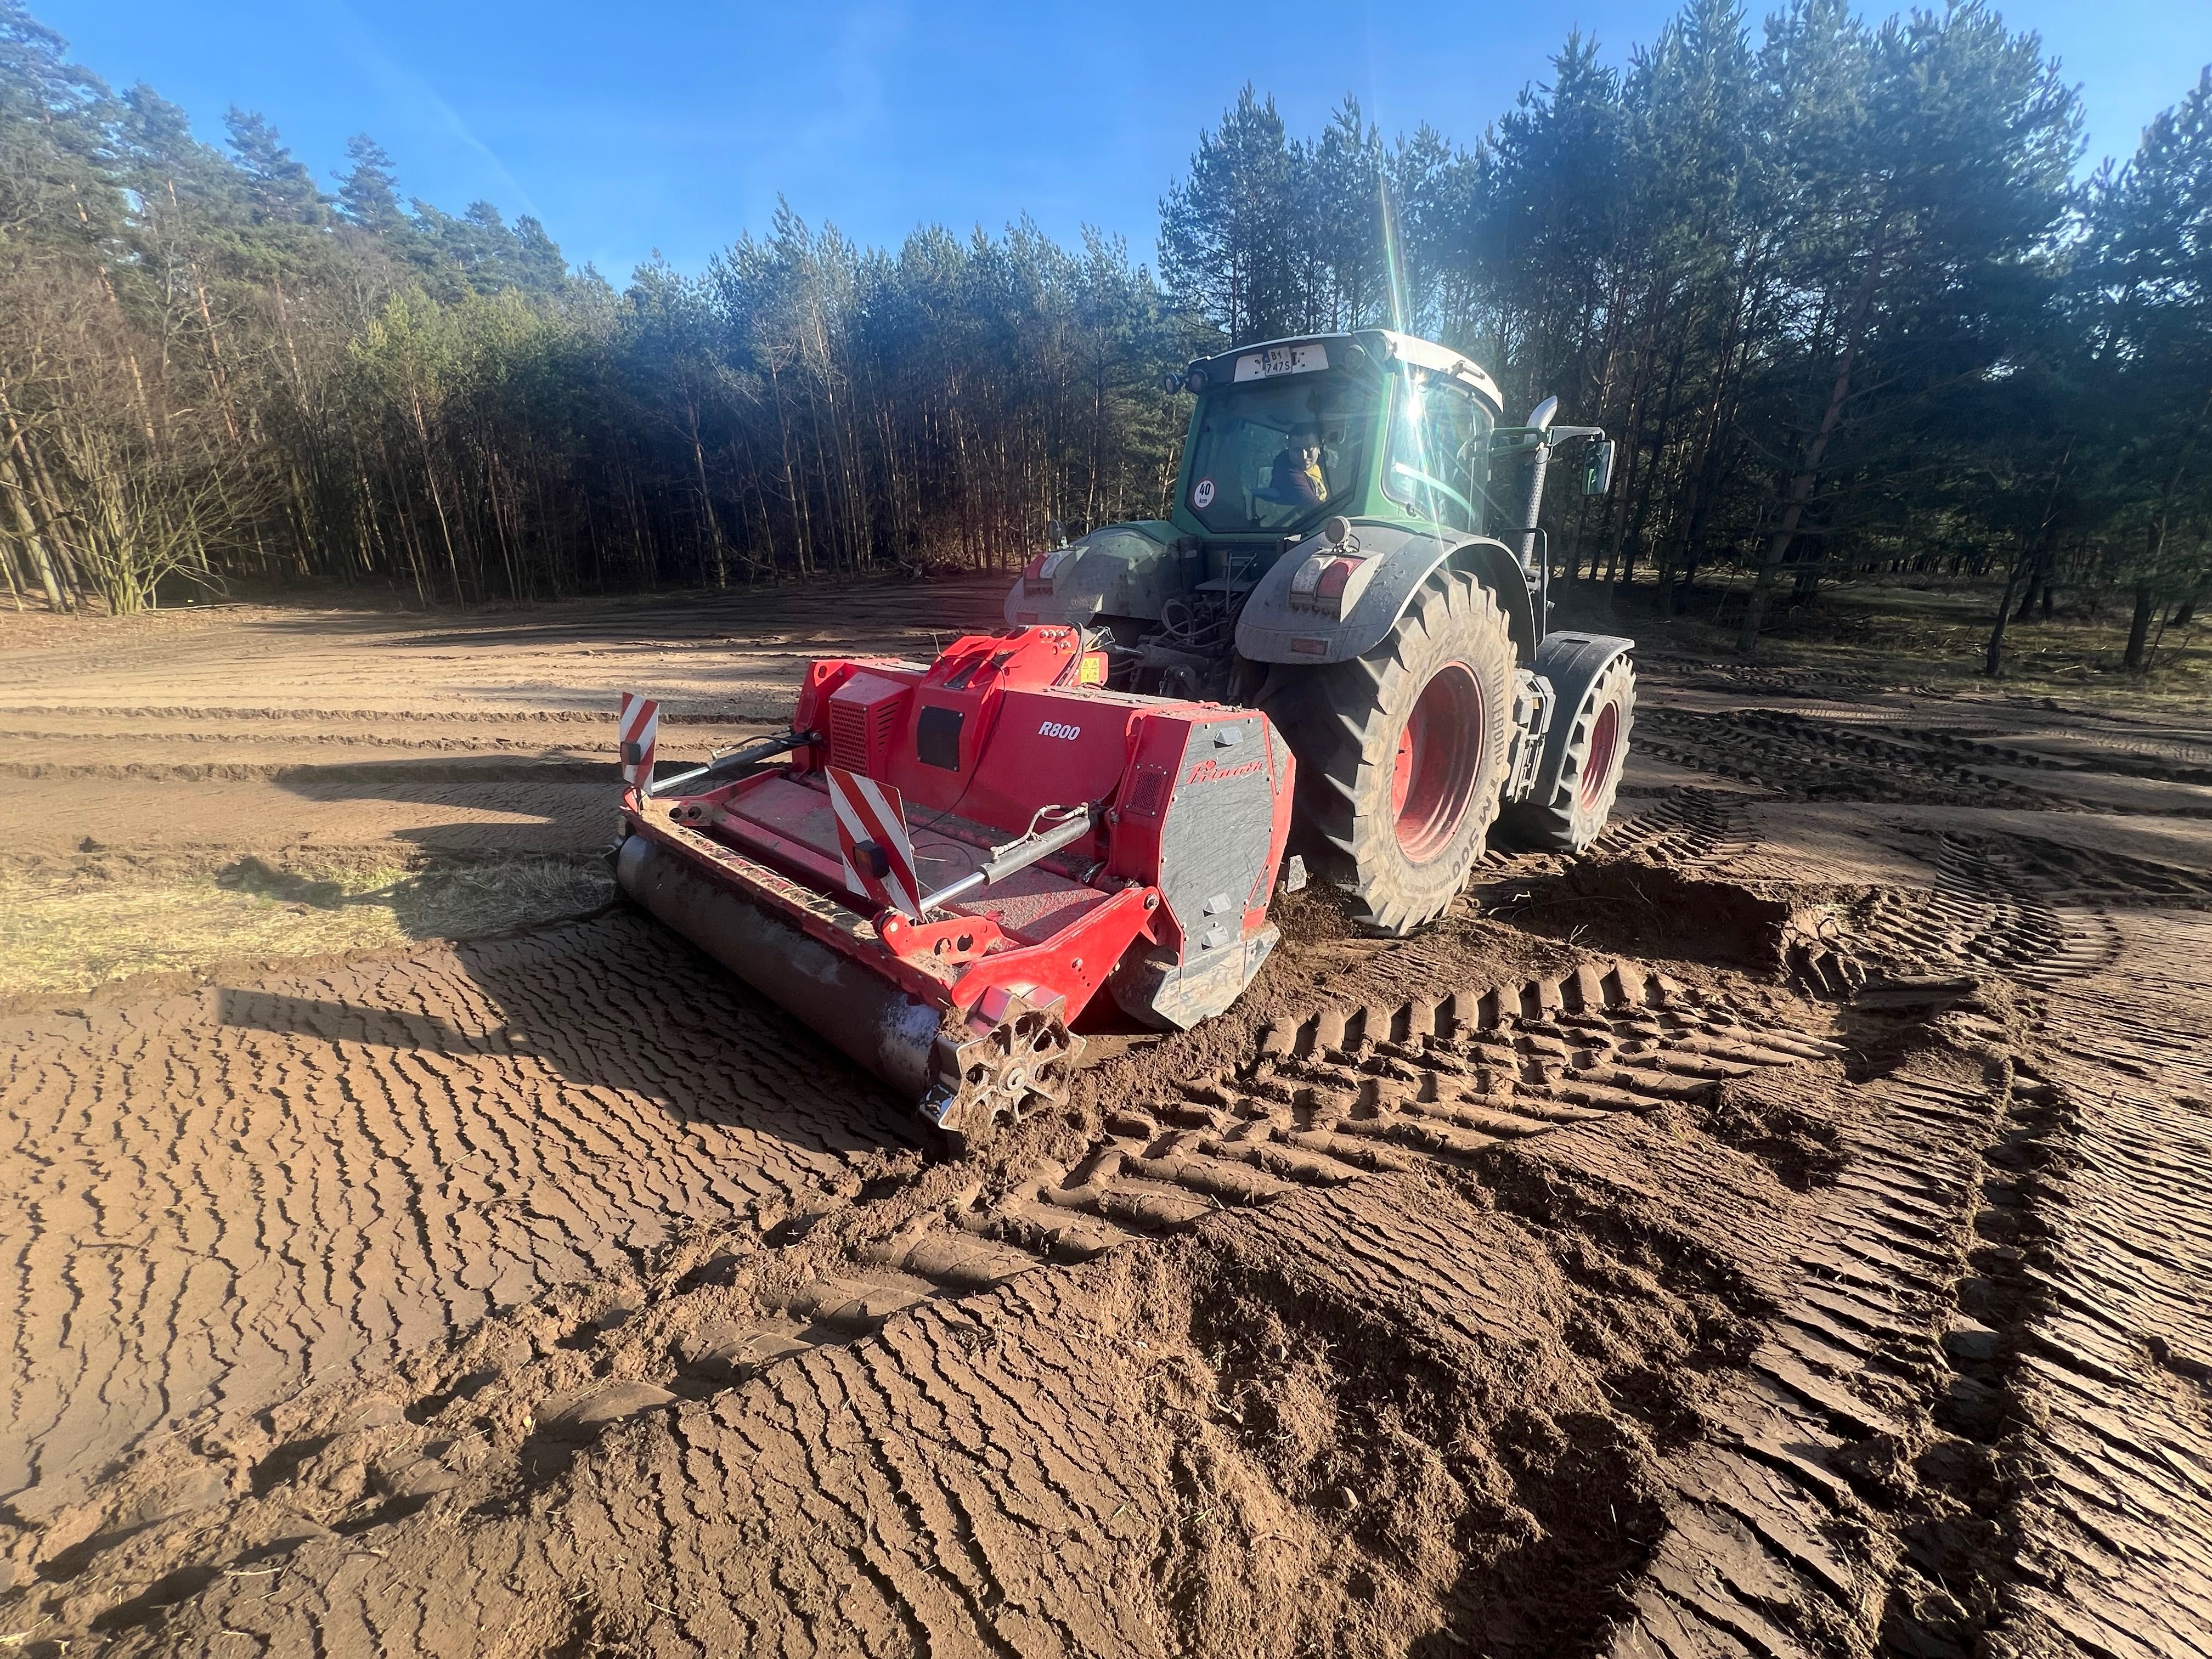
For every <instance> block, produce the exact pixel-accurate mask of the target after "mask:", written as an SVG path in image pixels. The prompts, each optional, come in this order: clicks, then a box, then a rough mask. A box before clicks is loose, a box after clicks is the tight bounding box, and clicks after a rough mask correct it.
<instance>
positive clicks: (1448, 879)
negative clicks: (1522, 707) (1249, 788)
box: [1260, 571, 1514, 937]
mask: <svg viewBox="0 0 2212 1659" xmlns="http://www.w3.org/2000/svg"><path fill="white" fill-rule="evenodd" d="M1513 662H1514V659H1513V640H1512V635H1511V634H1510V631H1509V630H1508V629H1507V626H1506V621H1505V613H1504V611H1502V610H1501V609H1499V607H1498V599H1497V596H1496V595H1495V594H1493V593H1492V592H1490V590H1489V589H1488V588H1486V587H1484V586H1481V585H1480V583H1478V582H1476V581H1474V580H1473V579H1472V578H1470V577H1468V576H1465V575H1462V574H1458V573H1456V572H1449V571H1447V572H1442V573H1439V574H1437V576H1435V577H1434V578H1432V579H1431V580H1430V581H1429V583H1428V584H1427V585H1426V586H1424V587H1423V588H1422V589H1421V591H1420V592H1419V593H1418V594H1416V595H1415V596H1414V599H1413V603H1412V604H1411V605H1407V608H1406V614H1405V615H1404V616H1402V617H1400V618H1399V619H1398V624H1397V626H1396V627H1395V629H1392V630H1391V633H1390V636H1389V638H1388V639H1386V640H1385V641H1383V643H1382V644H1381V645H1379V646H1377V647H1375V649H1374V650H1372V651H1370V652H1369V653H1367V654H1366V655H1365V656H1364V657H1358V658H1355V659H1352V661H1350V662H1343V663H1335V664H1332V665H1330V666H1328V667H1327V668H1292V667H1289V666H1287V665H1278V666H1277V667H1276V668H1275V669H1274V671H1273V672H1272V673H1271V674H1270V676H1269V678H1268V681H1267V685H1266V687H1265V688H1264V689H1263V690H1262V691H1261V696H1260V707H1261V708H1262V709H1263V710H1265V711H1266V713H1267V717H1268V718H1269V719H1270V720H1273V721H1274V723H1275V725H1276V726H1277V727H1278V728H1279V729H1280V730H1281V732H1282V733H1283V736H1284V738H1285V739H1286V740H1287V741H1288V742H1289V744H1290V745H1291V752H1292V753H1294V754H1295V755H1296V756H1297V762H1298V807H1299V817H1300V820H1301V823H1302V827H1303V828H1304V830H1305V831H1306V832H1307V834H1306V836H1305V839H1306V840H1307V841H1308V842H1310V843H1311V844H1314V846H1315V850H1316V852H1317V853H1318V854H1320V855H1321V856H1322V859H1323V860H1324V863H1325V865H1326V866H1327V868H1328V873H1329V874H1330V875H1331V876H1332V877H1333V878H1334V880H1335V881H1336V882H1337V884H1339V885H1340V886H1341V887H1343V888H1345V889H1346V890H1347V891H1349V892H1350V893H1352V895H1353V896H1355V897H1356V898H1357V899H1358V902H1359V906H1360V920H1361V921H1363V922H1364V923H1365V924H1366V925H1367V926H1369V927H1372V928H1374V929H1375V930H1376V932H1378V933H1387V934H1390V935H1392V936H1393V937H1403V936H1404V935H1405V934H1407V933H1412V932H1413V930H1414V929H1416V928H1417V927H1420V926H1421V925H1422V924H1423V923H1425V922H1427V921H1431V920H1432V919H1433V918H1434V917H1435V916H1436V915H1437V914H1438V913H1439V912H1441V911H1442V910H1443V908H1444V907H1445V906H1446V905H1447V904H1449V903H1450V902H1451V901H1452V899H1453V897H1454V896H1455V895H1456V894H1457V893H1458V892H1459V891H1460V890H1461V889H1462V887H1464V886H1465V885H1466V884H1467V874H1468V870H1469V869H1470V868H1472V867H1473V866H1474V861H1475V860H1476V859H1477V858H1479V857H1480V856H1481V854H1482V848H1483V840H1484V836H1485V835H1486V832H1487V831H1488V829H1489V828H1490V824H1491V821H1492V819H1493V818H1494V817H1496V816H1497V813H1498V793H1499V791H1500V789H1501V788H1502V787H1503V786H1504V779H1505V751H1506V738H1507V733H1508V730H1509V724H1510V720H1511V710H1512V700H1513Z"/></svg>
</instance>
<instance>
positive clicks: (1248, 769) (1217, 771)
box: [1183, 755, 1267, 783]
mask: <svg viewBox="0 0 2212 1659" xmlns="http://www.w3.org/2000/svg"><path fill="white" fill-rule="evenodd" d="M1266 770H1267V761H1266V760H1265V759H1261V760H1248V761H1243V762H1240V763H1238V764H1237V765H1235V766H1221V765H1218V764H1216V763H1215V762H1214V759H1213V757H1212V756H1211V755H1209V756H1207V757H1206V758H1205V759H1204V760H1202V761H1200V762H1199V763H1198V764H1197V765H1195V766H1194V767H1192V768H1191V769H1190V775H1189V776H1188V777H1187V778H1185V779H1184V780H1183V781H1184V782H1185V783H1219V782H1220V781H1222V780H1223V779H1224V778H1249V777H1251V776H1253V775H1255V774H1257V773H1261V772H1264V771H1266Z"/></svg>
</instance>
